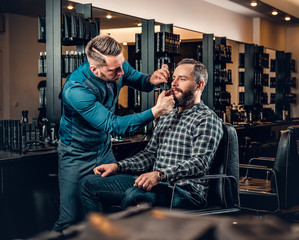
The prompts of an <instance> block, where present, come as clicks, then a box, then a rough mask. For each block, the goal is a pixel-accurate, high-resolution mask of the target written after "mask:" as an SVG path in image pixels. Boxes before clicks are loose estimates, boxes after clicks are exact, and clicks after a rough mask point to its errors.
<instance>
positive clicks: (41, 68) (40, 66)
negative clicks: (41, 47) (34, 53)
mask: <svg viewBox="0 0 299 240" xmlns="http://www.w3.org/2000/svg"><path fill="white" fill-rule="evenodd" d="M43 73H44V56H43V52H40V53H39V59H38V74H43Z"/></svg>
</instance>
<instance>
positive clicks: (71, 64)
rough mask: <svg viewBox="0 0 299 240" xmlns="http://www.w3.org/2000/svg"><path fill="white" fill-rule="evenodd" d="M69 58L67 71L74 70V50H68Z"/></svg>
mask: <svg viewBox="0 0 299 240" xmlns="http://www.w3.org/2000/svg"><path fill="white" fill-rule="evenodd" d="M69 59H70V62H69V63H70V65H69V66H70V68H69V72H70V73H71V72H73V71H74V70H75V58H74V51H71V52H70V55H69Z"/></svg>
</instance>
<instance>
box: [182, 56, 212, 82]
mask: <svg viewBox="0 0 299 240" xmlns="http://www.w3.org/2000/svg"><path fill="white" fill-rule="evenodd" d="M182 64H192V65H194V68H193V71H192V73H191V76H192V77H193V78H194V81H195V83H197V84H199V82H200V81H204V83H205V85H206V84H207V82H208V70H207V68H206V67H205V65H203V64H202V63H201V62H199V61H196V60H195V59H193V58H184V59H183V60H181V61H180V62H179V63H178V65H177V66H179V65H182Z"/></svg>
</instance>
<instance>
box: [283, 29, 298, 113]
mask: <svg viewBox="0 0 299 240" xmlns="http://www.w3.org/2000/svg"><path fill="white" fill-rule="evenodd" d="M298 42H299V27H290V28H288V29H287V41H286V52H291V53H292V59H295V60H296V73H293V74H292V76H293V77H296V78H297V88H296V89H292V92H293V93H296V94H297V104H292V105H291V113H290V114H291V117H299V111H298V104H299V73H298V71H299V45H298Z"/></svg>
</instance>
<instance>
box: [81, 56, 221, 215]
mask: <svg viewBox="0 0 299 240" xmlns="http://www.w3.org/2000/svg"><path fill="white" fill-rule="evenodd" d="M207 80H208V73H207V69H206V67H205V66H204V65H203V64H202V63H200V62H198V61H196V60H194V59H183V60H182V61H180V62H179V63H178V65H177V67H176V69H175V71H174V74H173V79H172V84H171V94H172V95H173V97H174V100H175V109H174V110H173V111H172V112H171V113H170V114H167V115H163V116H161V117H160V119H159V122H158V124H157V126H156V128H155V129H154V131H153V135H152V138H151V139H150V141H149V143H148V145H147V146H146V148H145V149H144V150H143V151H141V152H139V153H137V154H136V155H135V156H133V157H130V158H126V159H124V160H121V161H119V162H116V163H112V164H103V165H100V166H97V167H95V168H94V170H93V171H94V174H93V175H90V176H87V177H85V178H84V179H83V181H82V185H81V194H82V200H83V206H84V209H85V212H86V213H89V212H104V213H108V212H109V209H110V207H111V206H112V205H120V206H121V208H122V209H126V208H127V207H129V206H134V205H137V204H140V203H144V202H145V203H149V204H151V205H152V206H160V207H169V205H170V201H171V192H172V189H171V188H169V186H170V185H172V183H173V182H175V181H176V180H178V179H182V178H185V177H197V176H201V175H204V174H206V173H207V172H208V170H209V167H210V164H211V161H212V159H213V156H214V154H215V152H216V150H217V147H218V144H219V142H220V140H221V138H222V135H223V131H222V122H221V119H219V118H218V117H217V115H216V114H215V113H214V112H213V111H212V110H211V109H209V108H208V107H207V106H206V105H205V104H204V103H203V101H202V100H201V96H202V92H203V89H204V87H205V85H206V83H207ZM206 191H207V185H206V182H205V181H202V180H183V181H181V182H180V183H179V184H178V185H177V188H176V191H175V195H174V198H173V207H174V208H186V209H192V208H200V207H204V206H205V205H206Z"/></svg>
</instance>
